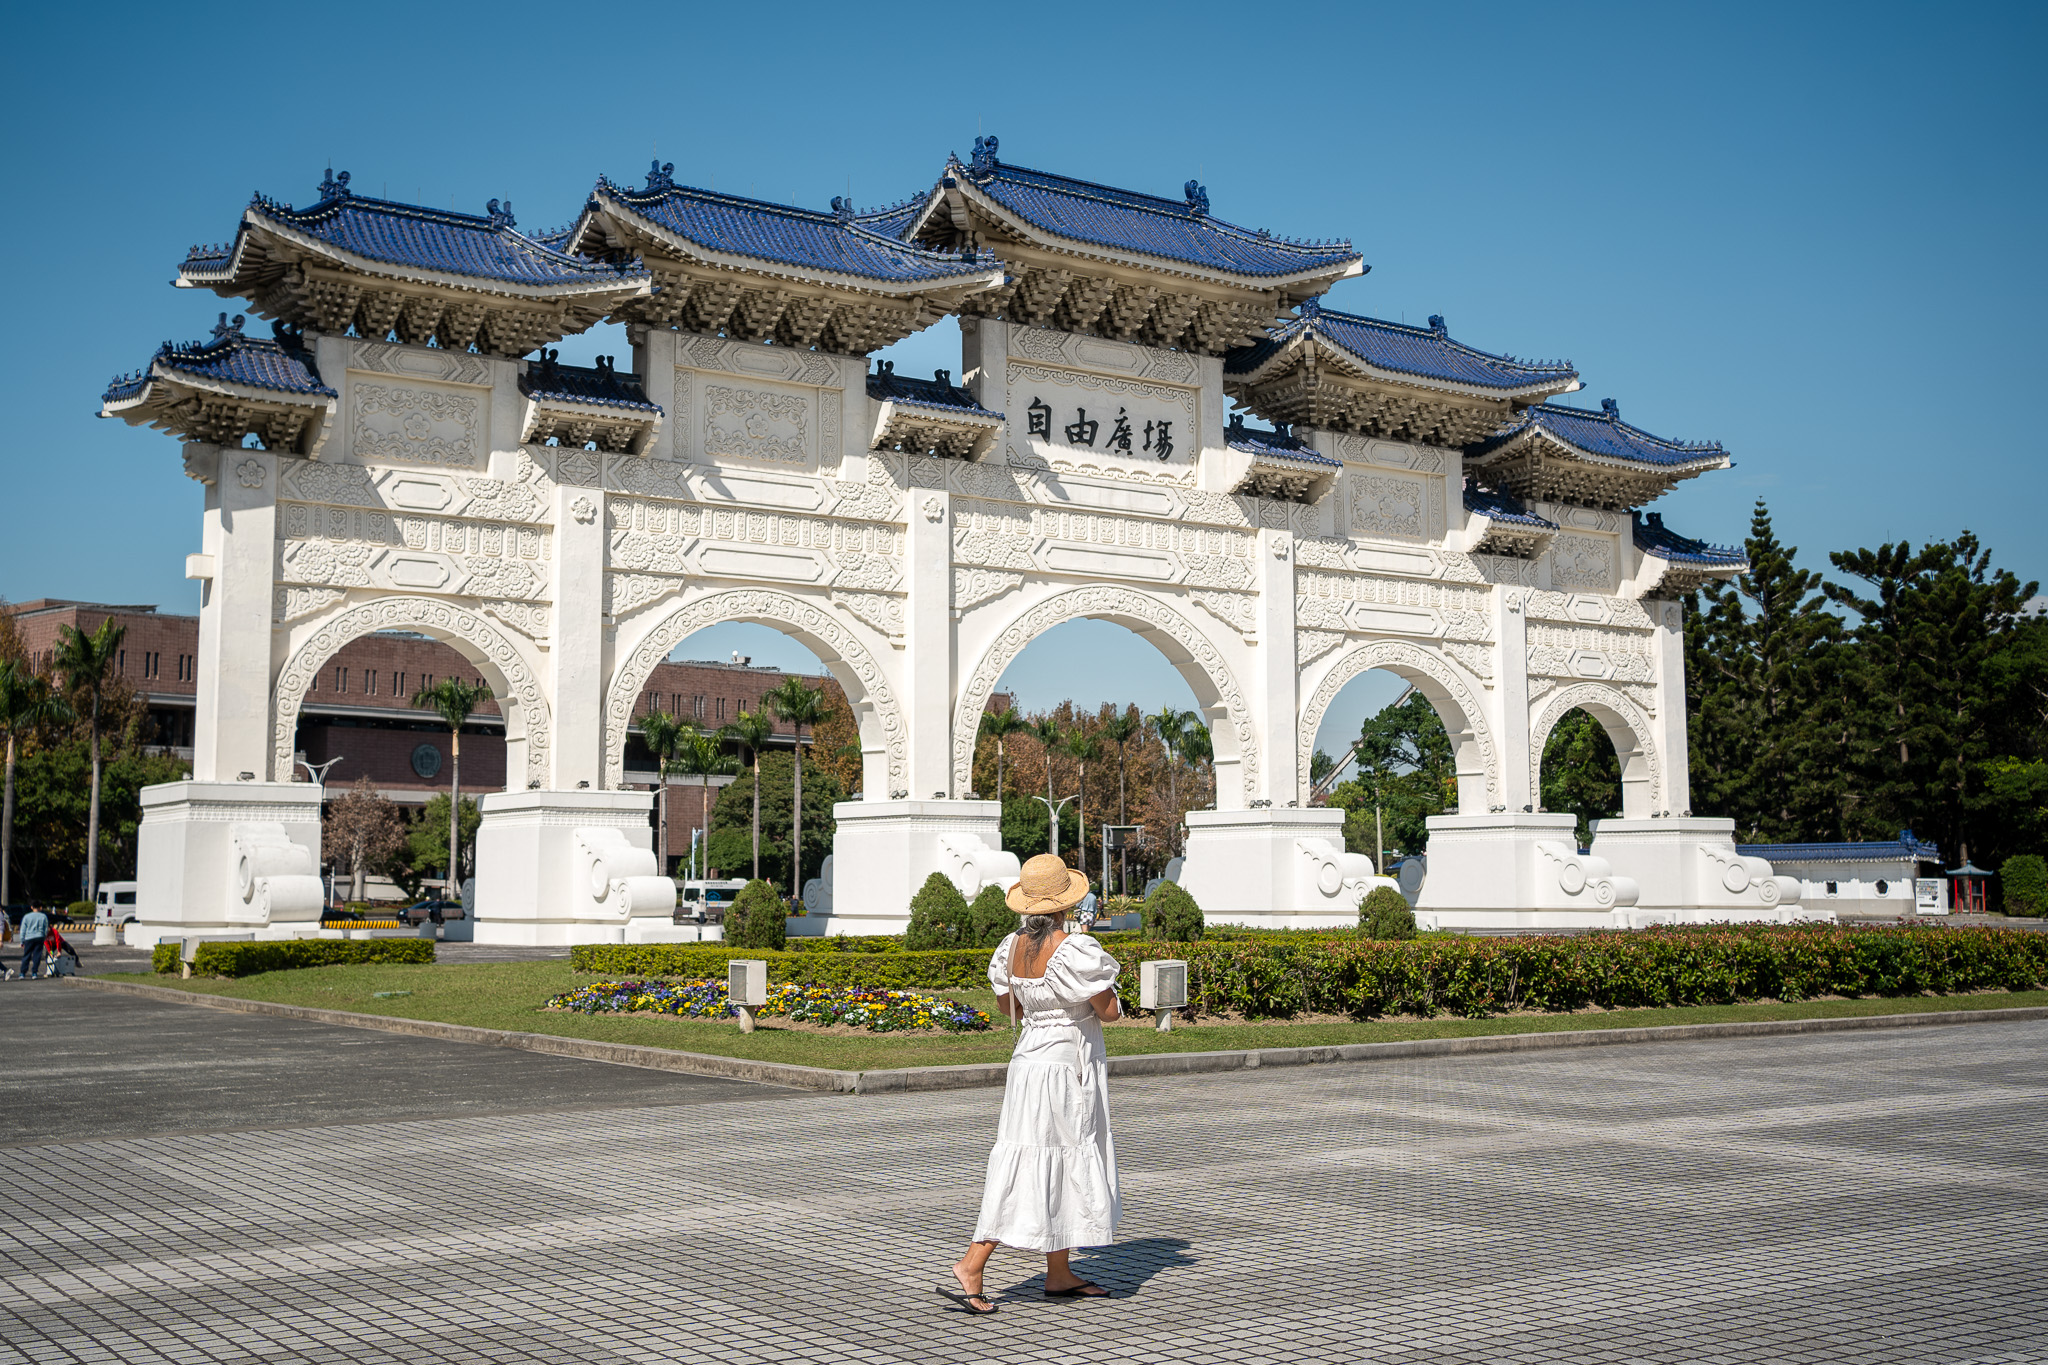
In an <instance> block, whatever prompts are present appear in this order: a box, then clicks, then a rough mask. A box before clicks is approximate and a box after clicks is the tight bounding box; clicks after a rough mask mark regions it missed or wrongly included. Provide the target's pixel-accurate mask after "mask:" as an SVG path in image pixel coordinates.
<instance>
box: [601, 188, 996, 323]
mask: <svg viewBox="0 0 2048 1365" xmlns="http://www.w3.org/2000/svg"><path fill="white" fill-rule="evenodd" d="M600 216H601V217H603V218H604V220H605V222H606V224H607V226H609V227H610V228H611V229H612V230H613V231H615V232H616V233H617V234H618V235H619V236H620V237H621V238H627V237H638V238H641V239H642V240H643V241H645V242H648V243H652V244H654V245H655V246H658V247H659V248H661V251H662V254H663V255H665V256H668V257H670V258H673V259H674V260H676V261H679V262H682V263H685V264H694V265H701V266H705V267H708V268H710V269H714V270H723V271H729V272H732V273H734V274H741V275H760V276H764V277H766V278H768V279H773V280H778V281H785V282H788V283H792V284H810V285H816V286H819V287H821V288H824V289H828V290H838V291H840V292H843V293H849V294H874V295H880V296H882V297H884V298H892V299H904V300H908V299H911V298H915V297H920V296H922V297H926V298H930V297H944V296H947V295H956V294H957V295H959V296H961V297H965V296H966V295H968V294H974V293H979V292H980V291H982V290H984V289H998V288H1001V287H1002V284H1003V273H1004V272H1003V267H1002V265H1001V263H1000V262H998V263H995V264H992V265H989V266H984V267H979V268H975V269H970V270H962V271H961V273H960V274H959V275H957V276H953V277H950V278H949V277H939V278H936V279H925V280H901V281H898V280H881V279H875V278H873V277H872V276H866V275H848V274H842V273H840V272H837V271H830V270H821V269H818V268H816V267H805V266H795V265H790V264H788V263H787V262H783V261H773V260H769V259H768V258H766V257H762V256H748V255H743V254H741V253H739V252H733V251H721V250H719V249H717V248H715V247H707V246H705V245H703V244H702V243H700V242H694V241H692V240H690V239H689V238H688V237H685V236H683V235H682V234H680V233H678V232H674V231H671V230H670V229H668V228H665V227H663V226H661V225H660V224H659V223H654V222H650V221H648V220H647V219H646V218H645V217H643V216H641V215H640V214H638V213H635V212H634V211H633V208H632V205H630V204H627V203H625V202H624V201H623V200H620V199H616V198H614V197H613V196H611V195H609V194H607V193H606V192H605V190H604V188H603V187H602V186H600V187H599V188H598V190H597V191H595V192H594V193H593V194H592V195H591V202H590V204H589V205H588V206H586V207H585V208H584V211H583V215H582V217H580V218H578V219H577V221H576V226H575V227H574V228H573V229H571V230H570V233H569V239H568V242H567V249H568V250H571V251H576V250H580V249H581V248H582V246H583V243H584V236H585V234H586V232H587V231H588V230H589V228H590V227H591V226H593V225H594V223H595V220H596V219H597V218H599V217H600ZM847 230H848V231H851V232H868V230H867V229H866V228H862V227H859V226H857V225H855V226H849V228H848V229H847ZM868 235H869V236H870V237H871V238H873V239H874V240H876V241H880V242H886V243H888V244H889V245H890V246H893V247H895V248H897V249H898V250H901V249H902V247H903V243H901V242H898V241H896V240H895V239H894V238H891V237H884V236H882V234H880V233H877V232H869V233H868Z"/></svg>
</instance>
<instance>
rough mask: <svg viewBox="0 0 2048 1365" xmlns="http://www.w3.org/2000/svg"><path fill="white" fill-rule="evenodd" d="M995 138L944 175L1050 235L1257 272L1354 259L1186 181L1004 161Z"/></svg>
mask: <svg viewBox="0 0 2048 1365" xmlns="http://www.w3.org/2000/svg"><path fill="white" fill-rule="evenodd" d="M995 143H996V140H995V139H994V138H992V137H991V138H983V139H979V140H978V141H977V146H976V149H975V155H974V159H973V161H972V163H971V164H969V165H965V166H963V165H961V164H960V161H959V159H958V158H957V157H956V158H954V160H953V161H952V162H951V163H950V164H949V165H948V166H947V167H946V174H947V176H948V177H949V178H953V177H957V178H958V179H960V180H963V181H965V182H967V183H969V184H971V185H973V186H974V187H975V188H976V189H977V190H979V191H980V192H981V193H983V194H985V195H987V196H988V197H989V198H990V199H993V200H994V201H995V202H996V203H998V204H1000V205H1002V206H1003V207H1004V208H1006V209H1008V210H1009V211H1010V212H1011V213H1014V214H1016V215H1017V216H1018V217H1019V218H1022V219H1023V220H1024V221H1025V222H1027V223H1029V224H1031V225H1032V226H1033V227H1036V228H1040V229H1042V230H1043V231H1046V232H1049V233H1052V234H1053V235H1054V236H1057V237H1064V238H1067V239H1068V240H1070V241H1076V242H1086V243H1089V244H1091V245H1094V246H1100V247H1108V248H1110V249H1112V250H1117V251H1130V252H1136V253H1138V254H1140V255H1145V256H1157V257H1160V258H1162V259H1165V260H1169V261H1179V262H1182V263H1184V264H1187V265H1195V266H1202V267H1205V268H1207V269H1210V270H1219V271H1226V272H1228V273H1230V274H1234V275H1250V276H1257V277H1261V278H1270V277H1274V276H1286V275H1315V274H1328V273H1332V272H1341V271H1346V270H1348V269H1349V268H1350V267H1353V266H1355V265H1357V264H1358V263H1359V261H1360V259H1361V258H1360V257H1359V254H1358V253H1357V252H1356V251H1354V250H1352V249H1351V243H1349V242H1347V241H1328V242H1297V241H1291V240H1289V239H1288V238H1285V237H1275V236H1274V235H1273V234H1271V233H1270V232H1264V231H1254V230H1252V229H1250V228H1242V227H1238V226H1236V225H1235V224H1232V223H1226V222H1224V221H1223V220H1222V219H1220V218H1213V217H1211V216H1210V215H1209V195H1208V192H1207V191H1206V190H1204V189H1203V188H1202V187H1201V186H1200V185H1197V184H1195V182H1194V181H1192V180H1190V181H1189V182H1188V184H1187V189H1186V192H1185V195H1184V197H1183V198H1181V199H1166V198H1161V197H1160V196H1158V195H1151V194H1140V193H1138V192H1136V191H1134V190H1121V189H1117V188H1115V187H1114V186H1110V185H1097V184H1094V183H1092V182H1090V181H1087V180H1076V179H1074V178H1072V177H1071V176H1064V175H1054V174H1052V173H1051V172H1049V171H1034V170H1027V169H1025V168H1024V167H1022V166H1010V165H1005V164H1004V163H1003V162H1001V161H998V160H997V159H996V156H995ZM908 221H909V220H908V219H906V220H905V222H906V225H907V223H908ZM899 230H901V229H899Z"/></svg>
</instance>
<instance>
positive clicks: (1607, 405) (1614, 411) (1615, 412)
mask: <svg viewBox="0 0 2048 1365" xmlns="http://www.w3.org/2000/svg"><path fill="white" fill-rule="evenodd" d="M1600 411H1602V412H1604V413H1606V414H1607V418H1608V420H1609V421H1613V422H1619V421H1620V420H1621V404H1619V403H1617V402H1615V401H1614V400H1613V399H1612V398H1603V399H1601V400H1600ZM1658 515H1659V516H1662V515H1663V514H1662V513H1659V514H1658Z"/></svg>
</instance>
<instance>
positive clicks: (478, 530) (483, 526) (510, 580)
mask: <svg viewBox="0 0 2048 1365" xmlns="http://www.w3.org/2000/svg"><path fill="white" fill-rule="evenodd" d="M277 512H278V553H277V575H278V578H279V580H280V581H282V582H287V583H305V584H323V585H327V586H332V587H344V588H352V587H377V588H388V589H393V590H402V591H410V592H435V593H468V594H473V595H476V596H485V597H502V598H519V599H531V598H539V597H545V596H546V595H547V591H548V587H547V584H548V571H547V567H546V561H548V560H549V559H551V558H552V557H553V553H554V545H553V539H552V534H551V532H550V531H549V530H548V528H546V527H544V526H521V525H510V526H508V525H503V524H500V523H497V522H487V521H473V520H469V519H466V518H461V517H424V516H408V515H404V514H394V513H390V512H384V511H371V510H364V509H359V508H352V507H333V506H321V505H317V504H308V503H296V502H286V503H279V504H278V508H277Z"/></svg>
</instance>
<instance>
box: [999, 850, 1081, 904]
mask: <svg viewBox="0 0 2048 1365" xmlns="http://www.w3.org/2000/svg"><path fill="white" fill-rule="evenodd" d="M1087 894H1088V879H1087V878H1086V877H1084V876H1082V875H1081V874H1080V873H1078V872H1076V871H1074V869H1072V868H1071V867H1068V866H1067V865H1066V864H1065V863H1063V862H1061V861H1060V860H1059V858H1058V857H1057V856H1056V855H1054V854H1051V853H1041V854H1039V855H1038V856H1037V857H1035V858H1033V859H1032V860H1031V861H1029V862H1027V863H1025V864H1024V875H1023V877H1022V878H1021V879H1020V880H1019V881H1018V883H1017V884H1016V885H1015V886H1013V887H1011V888H1010V894H1009V896H1008V897H1007V899H1008V901H1009V904H1010V908H1011V909H1012V910H1015V911H1016V912H1017V913H1018V914H1020V915H1057V914H1059V913H1060V912H1061V911H1062V910H1066V909H1069V908H1071V907H1073V906H1076V905H1079V904H1080V903H1081V898H1082V897H1084V896H1086V895H1087Z"/></svg>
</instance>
